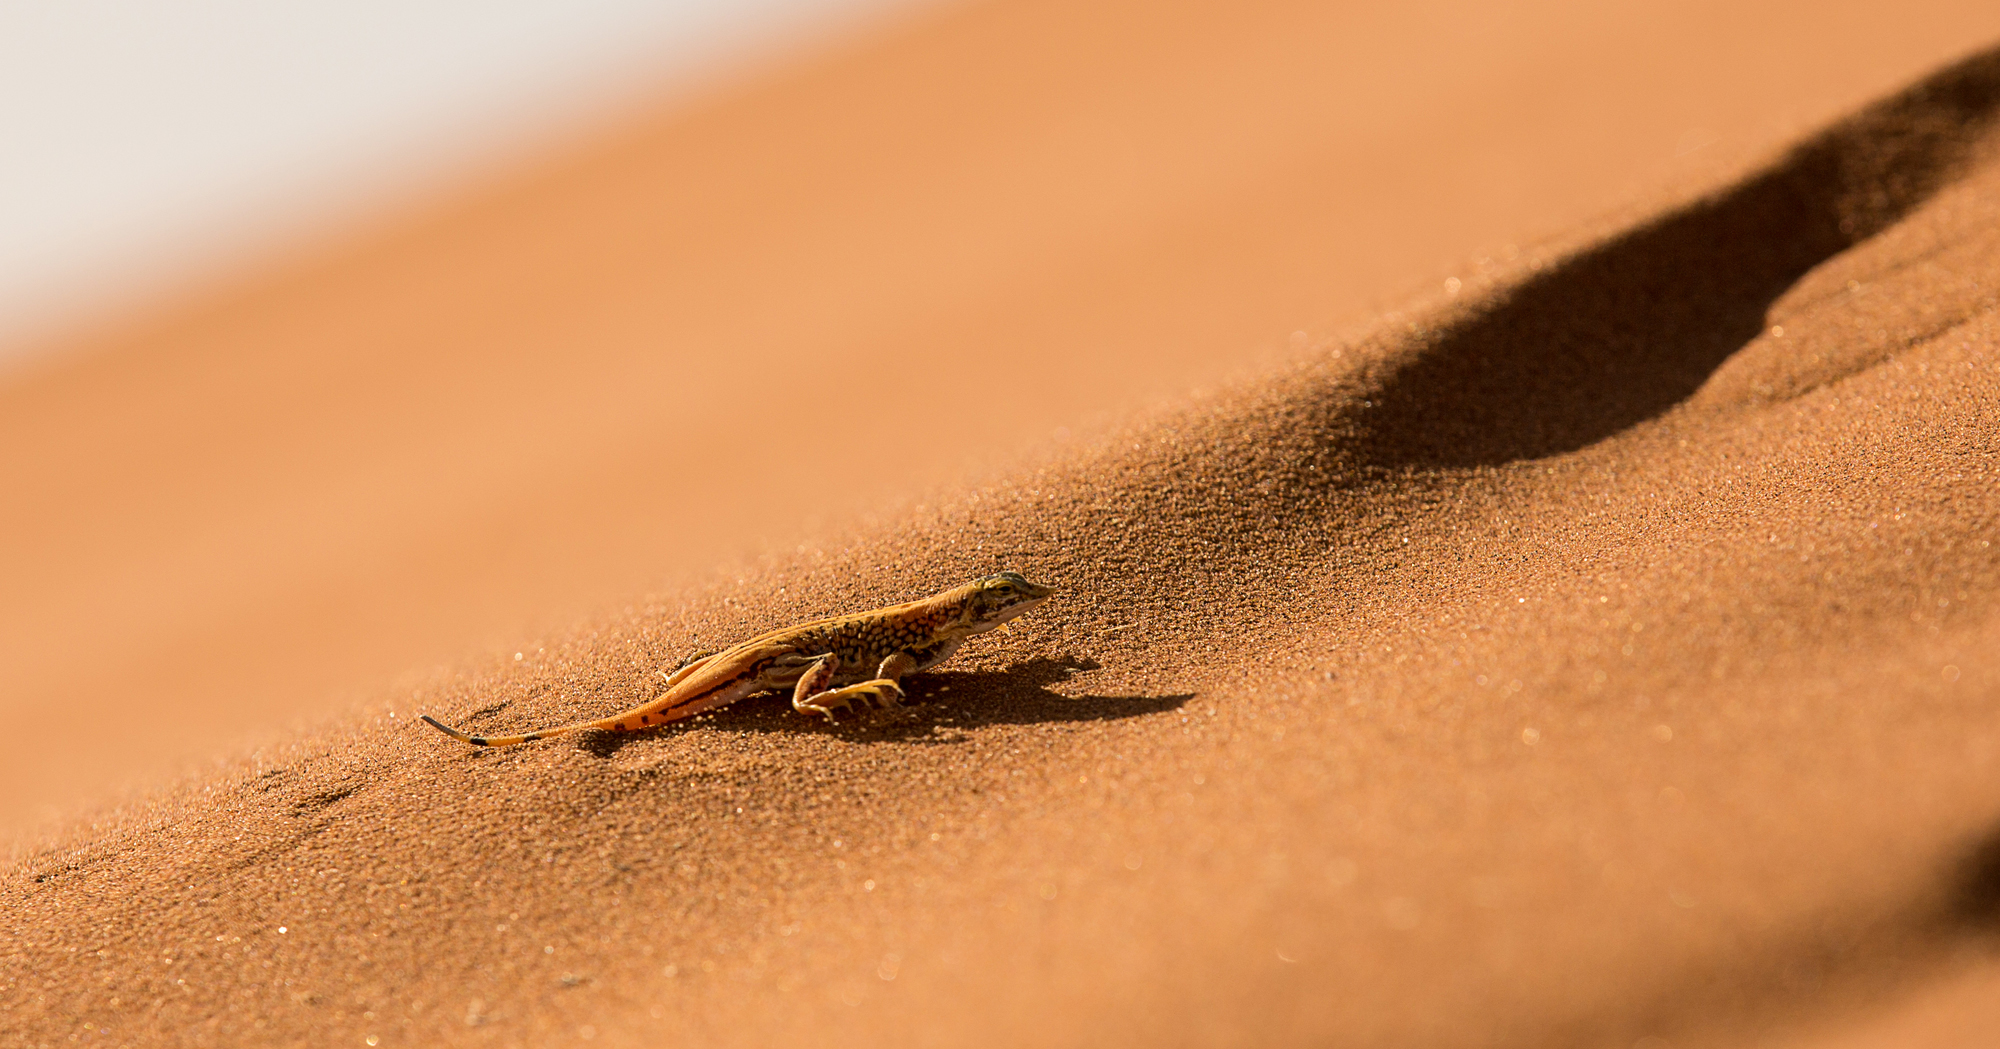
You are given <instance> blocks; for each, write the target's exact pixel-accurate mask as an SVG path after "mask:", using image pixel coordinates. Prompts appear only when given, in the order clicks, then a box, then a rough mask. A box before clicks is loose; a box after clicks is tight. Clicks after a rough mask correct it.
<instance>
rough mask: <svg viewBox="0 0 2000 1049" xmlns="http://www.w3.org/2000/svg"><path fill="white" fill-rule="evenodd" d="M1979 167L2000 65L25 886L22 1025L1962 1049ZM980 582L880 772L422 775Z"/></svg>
mask: <svg viewBox="0 0 2000 1049" xmlns="http://www.w3.org/2000/svg"><path fill="white" fill-rule="evenodd" d="M1996 116H2000V52H1986V53H1982V54H1979V55H1976V56H1974V57H1972V58H1970V59H1966V60H1964V61H1961V62H1959V63H1958V64H1956V65H1953V66H1950V67H1948V68H1945V69H1943V70H1942V71H1939V72H1936V73H1934V74H1932V75H1930V76H1928V77H1927V78H1925V79H1924V80H1922V81H1921V82H1919V83H1917V84H1915V85H1914V86H1911V87H1908V88H1907V89H1904V90H1902V91H1901V92H1899V93H1897V94H1895V95H1893V96H1892V97H1889V98H1887V99H1885V100H1883V101H1880V102H1877V103H1874V104H1871V105H1869V106H1867V107H1865V108H1862V109H1860V110H1858V111H1857V112H1855V113H1854V114H1852V115H1851V116H1848V117H1846V118H1844V119H1841V120H1839V121H1838V122H1836V123H1834V124H1832V125H1831V126H1830V127H1828V128H1826V129H1824V130H1821V131H1818V132H1815V133H1813V134H1812V135H1810V136H1808V137H1806V138H1804V139H1803V140H1802V141H1800V142H1799V143H1798V144H1796V145H1795V146H1794V147H1792V148H1790V149H1788V150H1786V151H1784V152H1782V153H1781V154H1779V155H1777V156H1776V157H1775V158H1774V159H1771V160H1769V161H1768V162H1766V163H1763V164H1761V165H1759V166H1757V167H1756V168H1754V169H1752V170H1749V171H1748V172H1746V173H1743V174H1742V175H1741V176H1740V177H1736V178H1733V179H1731V180H1729V181H1726V182H1722V183H1718V184H1714V185H1711V186H1707V187H1703V188H1699V189H1698V190H1697V191H1696V192H1693V193H1690V194H1682V195H1680V196H1677V197H1674V198H1672V199H1670V200H1668V201H1666V202H1658V201H1656V202H1654V203H1653V204H1652V205H1650V208H1651V210H1647V211H1643V212H1641V213H1639V214H1638V215H1637V216H1636V217H1635V218H1631V219H1630V220H1629V221H1627V220H1620V221H1619V222H1617V223H1610V224H1606V223H1599V224H1596V225H1587V226H1584V227H1581V228H1578V229H1576V230H1575V232H1573V233H1570V234H1568V235H1566V236H1564V237H1561V238H1557V239H1555V240H1552V241H1550V242H1546V243H1543V244H1540V245H1539V246H1530V247H1527V248H1523V249H1521V250H1518V251H1517V252H1515V253H1514V255H1513V257H1511V258H1509V257H1504V253H1503V255H1502V257H1496V258H1493V259H1489V260H1486V262H1485V263H1483V264H1481V265H1478V266H1476V267H1468V268H1467V269H1465V270H1461V271H1460V273H1461V276H1460V277H1458V278H1454V281H1453V282H1452V283H1451V284H1448V285H1446V286H1445V288H1444V289H1441V290H1439V291H1437V292H1434V293H1430V294H1428V295H1426V296H1421V297H1418V298H1416V299H1413V300H1409V301H1406V302H1404V303H1402V304H1400V305H1398V306H1396V307H1395V308H1394V309H1391V310H1386V311H1383V312H1381V313H1380V314H1379V315H1376V316H1373V317H1370V318H1369V319H1367V320H1365V321H1364V322H1361V323H1358V324H1356V325H1354V326H1353V327H1351V328H1348V329H1343V330H1341V331H1339V332H1337V333H1334V334H1332V335H1329V336H1325V337H1320V338H1315V339H1306V340H1302V344H1300V345H1297V346H1294V347H1291V348H1289V349H1288V350H1287V351H1285V353H1284V354H1283V355H1281V356H1279V357H1278V358H1277V359H1274V360H1270V361H1268V362H1267V363H1264V364H1262V365H1259V366H1258V367H1257V368H1255V369H1250V370H1246V373H1245V374H1242V375H1240V376H1239V377H1238V378H1237V379H1236V380H1234V381H1232V382H1229V383H1226V384H1221V385H1217V386H1215V387H1214V388H1212V389H1210V390H1209V391H1208V392H1206V393H1204V394H1200V395H1196V396H1190V397H1185V398H1181V399H1179V400H1177V401H1175V402H1173V403H1170V404H1167V405H1165V406H1162V407H1159V408H1157V409H1155V410H1152V411H1150V412H1148V413H1144V414H1140V415H1136V416H1130V417H1128V418H1126V419H1124V420H1123V421H1121V422H1119V423H1117V424H1115V425H1106V426H1103V427H1100V428H1098V429H1096V430H1091V431H1087V432H1080V433H1079V434H1078V435H1077V439H1076V440H1074V441H1073V442H1071V443H1070V444H1068V445H1064V446H1061V447H1059V448H1055V449H1053V450H1045V454H1044V455H1043V457H1042V458H1040V459H1034V460H1029V461H1027V462H1026V463H1025V464H1020V465H1016V466H1014V467H1011V468H1006V469H998V470H995V471H993V472H992V473H990V474H989V475H988V479H987V480H984V481H982V482H979V483H963V484H957V485H949V484H947V485H944V486H942V487H940V488H938V489H936V490H935V491H936V492H937V493H938V494H935V495H925V496H921V497H907V498H906V501H905V502H903V503H901V504H897V505H896V506H895V508H894V511H893V512H885V513H883V514H881V515H879V517H878V519H876V520H873V521H859V522H853V523H849V524H845V525H840V524H835V525H828V526H826V527H825V528H824V529H822V531H821V532H820V533H818V535H817V538H816V539H815V540H814V541H813V542H810V543H806V544H803V545H799V546H798V547H796V548H795V549H792V550H789V551H786V552H783V553H772V554H769V555H767V556H765V557H764V558H762V559H761V560H756V561H746V562H745V563H744V566H743V567H742V569H741V570H740V572H738V573H736V574H733V575H731V576H729V577H726V578H711V579H710V580H709V581H707V582H705V583H685V584H680V585H677V586H676V587H674V588H672V589H668V590H663V591H662V592H661V593H660V594H658V595H656V596H654V597H652V598H650V599H648V600H646V601H644V602H637V601H635V602H633V603H632V604H631V605H629V606H625V607H622V608H615V609H614V610H611V611H603V612H599V613H597V614H595V615H591V616H578V617H576V618H575V619H574V620H573V621H571V622H570V623H569V624H568V625H564V626H558V627H553V628H551V629H550V630H549V631H548V633H547V634H546V636H545V637H543V638H541V639H539V640H536V641H534V642H532V643H523V644H521V645H519V646H518V651H519V655H518V656H513V655H511V654H506V653H496V654H495V655H494V656H492V657H490V658H486V659H466V660H462V661H460V662H458V663H456V664H454V665H451V666H448V667H446V668H444V669H440V670H437V671H435V672H432V673H429V674H427V675H424V676H421V677H419V678H412V679H408V680H409V682H410V683H409V684H408V685H407V686H406V687H404V686H399V687H396V688H394V689H393V690H391V689H387V688H384V689H383V690H382V691H381V692H380V693H379V695H380V699H379V701H378V702H375V703H373V704H372V705H371V707H370V709H369V711H368V712H366V713H360V714H356V715H353V716H350V717H347V718H345V719H343V720H339V721H336V722H334V723H333V724H331V725H330V726H327V727H323V728H321V729H318V730H315V731H311V732H301V733H298V734H296V735H294V736H293V737H291V738H289V739H287V740H285V741H283V742H280V743H273V744H271V745H268V746H265V747H263V748H261V749H259V750H257V751H255V752H254V753H251V754H246V755H242V756H240V757H238V758H236V759H234V760H232V761H230V762H229V763H226V764H224V765H221V766H219V767H217V768H215V769H212V770H210V771H207V772H205V773H203V774H201V775H197V776H194V777H192V778H189V779H187V780H184V781H183V782H182V783H181V784H180V785H179V786H178V787H177V788H175V789H173V790H171V791H165V792H161V793H159V794H157V795H156V796H154V797H151V798H150V799H148V800H145V801H142V802H137V803H133V804H131V805H128V806H126V807H124V808H122V809H120V810H117V811H115V812H110V813H107V814H105V815H104V816H103V817H102V818H101V819H99V820H98V821H97V822H94V823H88V824H83V823H79V824H74V825H71V826H68V827H65V828H62V829H61V830H60V831H59V832H58V835H57V837H56V839H55V840H54V842H53V843H52V844H49V845H47V846H46V847H40V848H37V849H35V850H32V851H29V852H27V853H26V854H25V855H24V857H23V859H22V860H21V861H20V862H19V863H18V865H17V866H15V867H14V868H13V869H11V870H10V871H8V872H7V873H6V875H5V876H4V881H0V899H4V900H5V909H4V913H5V918H4V919H0V920H4V922H5V926H6V928H7V935H6V937H5V939H4V940H0V1003H4V1004H0V1009H4V1012H0V1023H4V1028H5V1030H6V1031H8V1032H9V1037H14V1036H16V1035H17V1034H18V1035H19V1040H20V1041H21V1042H22V1043H24V1044H31V1045H32V1044H41V1043H44V1042H46V1043H48V1044H54V1043H56V1042H58V1041H63V1040H66V1039H68V1038H69V1037H70V1036H71V1035H81V1036H86V1037H89V1038H94V1039H99V1040H101V1041H103V1042H104V1044H119V1043H127V1044H134V1045H137V1044H308V1043H310V1044H323V1043H330V1044H381V1045H406V1044H441V1043H451V1044H459V1043H464V1044H480V1045H485V1044H492V1045H515V1044H520V1045H528V1044H550V1043H559V1044H568V1043H572V1042H585V1041H588V1042H590V1043H592V1044H600V1043H608V1044H620V1045H623V1044H656V1043H659V1042H666V1041H673V1042H683V1041H684V1042H694V1043H704V1044H705V1043H728V1044H771V1043H773V1042H780V1041H782V1042H785V1043H805V1042H813V1043H823V1042H831V1043H837V1044H850V1043H851V1044H865V1043H882V1044H920V1045H932V1044H936V1045H971V1044H1065V1045H1068V1044H1076V1045H1084V1044H1105V1043H1134V1044H1189V1045H1194V1044H1201V1045H1213V1044H1340V1045H1366V1046H1393V1045H1451V1046H1460V1045H1462V1046H1521V1047H1528V1046H1550V1045H1565V1046H1566V1045H1576V1046H1639V1045H1643V1046H1647V1047H1649V1049H1656V1047H1658V1046H1661V1045H1663V1044H1664V1045H1671V1046H1674V1047H1680V1049H1685V1047H1687V1046H1707V1045H1743V1044H1768V1045H1784V1046H1827V1047H1832V1046H1843V1047H1844V1046H1861V1045H1909V1044H1924V1045H1953V1044H1968V1043H1967V1042H1965V1041H1964V1039H1965V1038H1966V1037H1967V1032H1986V1031H1990V1030H1991V1029H1992V1028H1993V1024H1994V1021H1995V1020H1996V1019H2000V1006H1996V1004H1995V1003H1996V1002H2000V998H1996V997H1995V996H1994V995H1993V993H1992V992H1993V990H1994V988H1995V987H1996V986H2000V964H1996V957H1995V954H1994V940H1993V937H1994V934H1995V931H1996V930H1995V927H1994V922H1995V919H1996V915H2000V777H1996V776H1995V775H1994V772H1995V768H1996V763H2000V702H1996V700H2000V660H1996V658H1995V655H1994V654H1995V653H2000V549H1996V545H1995V544H1996V543H2000V428H1996V420H2000V352H1996V338H2000V328H1997V327H1996V325H1997V324H2000V319H1997V318H1996V313H1995V307H1996V301H2000V290H1996V289H2000V131H1996V129H1995V126H1994V120H1995V118H1996ZM1011 393H1012V391H1011V389H1010V388H1009V387H1006V386H1004V385H1002V386H1001V387H999V388H998V393H995V394H992V395H990V396H980V397H973V398H968V400H967V402H966V403H963V404H960V405H958V406H956V407H955V409H954V411H956V412H957V413H959V414H961V415H962V414H964V413H967V412H978V411H981V410H1005V405H1006V401H1007V397H1008V395H1010V394H1011ZM996 402H998V403H997V404H996ZM864 418H867V417H866V416H864ZM806 465H807V468H809V467H810V466H812V465H814V464H813V463H811V462H808V463H807V464H806ZM808 472H809V469H808ZM807 483H808V484H809V485H810V484H812V483H823V482H807ZM919 498H920V499H921V501H918V500H919ZM850 520H851V519H850ZM1002 564H1004V565H1007V566H1010V567H1013V568H1016V569H1019V570H1021V571H1023V572H1026V573H1027V574H1029V575H1030V576H1031V577H1033V578H1036V579H1038V580H1041V581H1045V582H1049V583H1053V584H1055V585H1057V586H1058V587H1059V588H1060V590H1059V593H1058V595H1057V597H1056V599H1055V600H1053V601H1052V602H1051V603H1050V604H1049V606H1047V607H1046V608H1044V609H1041V610H1039V611H1037V612H1036V613H1034V614H1033V615H1031V616H1030V617H1028V618H1025V619H1023V620H1021V621H1020V623H1019V624H1018V628H1017V629H1016V630H1014V631H1012V632H1011V633H1008V634H1005V635H992V636H989V637H986V638H983V639H980V641H978V642H975V643H974V644H972V645H969V646H968V647H967V649H966V650H965V652H964V653H963V654H961V655H960V656H959V657H958V658H957V659H955V660H954V661H953V662H951V663H950V664H947V665H946V666H945V667H943V668H941V669H940V670H939V671H937V672H934V673H932V674H929V675H926V676H924V677H922V678H918V679H915V681H914V682H913V687H912V693H913V696H914V697H915V698H917V699H918V700H920V701H921V702H920V703H919V704H918V705H917V706H915V707H913V708H912V709H910V710H909V711H907V712H904V713H902V714H901V715H898V716H882V717H877V718H875V719H872V720H870V721H869V722H867V723H866V724H864V725H859V726H848V727H828V726H826V725H823V724H818V723H814V722H811V721H808V720H805V719H803V718H800V717H798V716H797V715H795V714H793V713H792V712H791V711H790V710H789V708H788V707H787V706H786V705H785V704H784V703H783V702H782V701H780V700H777V699H767V700H751V701H746V702H744V703H741V704H738V705H737V706H735V707H732V708H730V709H728V710H726V711H723V712H721V713H718V714H716V715H713V716H710V717H706V718H704V719H702V720H701V721H699V722H697V723H695V724H694V725H693V726H692V727H690V728H687V729H685V730H679V731H668V732H660V733H640V734H626V735H602V734H597V735H590V736H586V737H582V738H580V739H578V740H576V741H573V742H572V741H557V742H551V743H548V744H534V745H528V746H524V747H519V748H511V749H508V750H505V751H484V752H482V751H473V750H470V749H468V748H464V747H460V746H456V745H454V744H451V743H450V741H448V740H444V739H442V738H441V737H439V736H437V735H436V734H434V733H432V732H430V731H429V730H428V729H426V728H425V727H424V726H422V725H420V724H417V723H416V721H415V715H416V714H418V713H436V714H438V715H440V716H442V717H444V718H445V719H446V720H448V721H453V722H456V723H460V724H464V725H466V726H469V727H473V728H475V729H476V730H478V731H502V730H505V729H511V728H526V727H534V726H538V725H542V724H549V723H556V722H562V721H567V720H570V719H572V718H574V717H576V716H578V715H579V714H582V713H584V712H591V713H596V712H608V711H610V710H615V709H618V708H620V707H621V706H623V705H626V704H628V703H629V702H630V701H631V700H632V699H633V698H634V697H636V696H640V695H645V694H647V693H648V691H649V688H650V687H651V686H650V685H649V682H651V681H654V680H657V679H656V677H655V675H656V673H657V671H658V670H660V669H661V668H663V667H668V666H672V665H674V664H675V663H677V662H678V661H679V660H680V659H681V658H683V657H685V656H686V655H687V654H688V653H691V652H693V651H695V650H697V649H699V648H702V647H705V646H708V645H712V644H714V643H716V642H718V641H726V640H728V639H731V638H735V637H740V636H744V635H746V634H748V633H751V632H754V631H756V630H758V629H761V628H765V627H769V626H771V625H774V624H780V623H784V622H788V621H792V620H796V619H800V618H803V617H807V616H812V615H818V614H826V613H832V612H839V611H848V610H852V609H855V608H859V607H866V606H869V605H872V604H880V603H886V602H888V601H892V600H898V599H904V598H908V597H912V596H916V595H919V594H923V593H927V592H929V591H931V590H933V589H936V588H938V587H941V586H943V585H946V584H949V583H951V582H956V581H958V580H961V579H964V578H967V577H969V576H972V575H975V574H978V573H982V572H984V571H987V570H989V569H990V568H992V567H993V566H995V565H1002ZM86 1025H88V1026H86ZM370 1039H373V1041H369V1040H370ZM1649 1039H1651V1041H1649Z"/></svg>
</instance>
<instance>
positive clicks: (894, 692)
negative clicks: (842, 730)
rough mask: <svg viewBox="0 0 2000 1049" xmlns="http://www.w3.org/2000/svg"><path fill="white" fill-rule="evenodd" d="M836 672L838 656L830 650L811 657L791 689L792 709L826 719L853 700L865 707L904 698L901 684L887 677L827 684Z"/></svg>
mask: <svg viewBox="0 0 2000 1049" xmlns="http://www.w3.org/2000/svg"><path fill="white" fill-rule="evenodd" d="M839 672H840V657H839V656H837V655H834V654H833V653H831V652H829V653H827V654H826V655H823V656H821V657H819V658H818V659H816V660H813V665H812V666H810V667H807V668H806V672H805V673H804V674H802V675H800V676H799V684H798V687H797V688H794V689H793V690H792V709H793V710H796V711H798V712H799V713H801V714H822V715H825V717H826V719H827V720H828V721H834V720H835V719H834V716H833V712H834V711H836V710H853V709H854V703H855V701H856V700H859V701H860V703H861V705H862V706H863V707H864V708H865V707H870V706H875V707H885V708H886V707H894V706H900V705H901V704H902V702H903V687H902V686H901V685H898V684H896V682H894V681H892V680H890V679H889V678H876V679H875V680H873V681H863V682H861V683H860V684H858V685H849V686H847V687H846V688H829V687H828V686H830V685H832V684H833V676H834V675H835V674H837V673H839Z"/></svg>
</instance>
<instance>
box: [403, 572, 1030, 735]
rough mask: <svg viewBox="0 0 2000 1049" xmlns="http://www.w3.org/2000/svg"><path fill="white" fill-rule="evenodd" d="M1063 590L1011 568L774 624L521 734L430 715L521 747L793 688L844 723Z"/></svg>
mask: <svg viewBox="0 0 2000 1049" xmlns="http://www.w3.org/2000/svg"><path fill="white" fill-rule="evenodd" d="M1053 592H1054V589H1053V588H1052V587H1046V586H1040V585H1037V584H1035V583H1030V582H1028V580H1027V579H1026V577H1024V576H1022V575H1021V574H1020V573H1018V572H1001V573H999V574H997V575H990V576H987V577H986V578H984V579H975V580H973V581H972V582H969V583H966V584H964V585H962V586H955V587H953V588H951V589H950V590H946V591H944V592H943V593H939V594H935V595H933V596H931V597H927V598H923V599H921V600H917V601H910V602H906V603H904V604H900V605H889V606H888V607H886V608H877V609H874V610H872V611H868V612H855V613H852V614H849V615H844V616H833V617H831V618H828V619H816V620H813V621H812V622H810V623H801V624H799V625H798V626H792V627H785V628H783V629H781V630H773V631H770V632H768V633H764V634H759V635H757V636H756V637H753V638H751V639H750V640H748V641H744V642H741V643H739V644H736V645H732V646H730V647H729V648H725V649H723V650H721V651H719V652H714V653H711V654H709V655H705V656H701V657H699V658H696V659H694V660H691V661H690V662H689V663H688V664H687V665H686V666H683V667H681V668H680V669H679V670H676V671H674V672H673V673H672V674H670V675H667V683H666V686H665V689H664V690H663V691H662V692H661V693H660V694H659V695H657V696H654V697H653V698H652V699H650V700H648V701H646V702H645V703H643V704H641V705H639V706H636V707H633V708H632V709H630V710H627V711H625V712H623V713H620V714H613V715H611V716H610V717H605V718H598V719H596V720H594V721H581V722H577V723H575V724H571V725H563V726H560V727H557V728H546V729H538V730H536V731H534V732H527V733H522V734H521V735H516V736H474V735H470V734H468V733H465V732H460V731H459V730H457V729H455V728H452V727H451V726H449V725H446V724H445V723H443V722H441V721H439V720H437V719H436V718H433V717H431V716H430V715H429V714H425V715H422V717H423V719H424V721H425V722H427V723H428V724H429V725H430V726H431V727H432V728H435V729H437V730H438V731H439V732H442V733H444V734H445V735H447V736H450V737H451V738H453V739H455V740H458V741H460V742H463V743H470V744H472V745H473V746H475V747H511V746H513V745H515V744H517V743H531V742H533V741H535V740H538V739H548V738H550V737H553V736H561V735H566V734H568V733H571V732H580V731H582V730H584V729H609V730H611V731H613V732H635V731H638V730H640V729H647V728H652V727H654V726H656V725H664V724H667V723H668V722H673V721H679V720H681V719H682V718H689V717H693V716H694V715H696V714H700V713H703V712H705V711H710V710H714V709H715V708H717V707H721V706H725V705H727V704H730V703H734V702H736V701H737V700H739V699H742V698H744V697H745V696H752V695H756V694H757V693H760V692H771V691H776V690H782V689H790V690H791V691H792V708H793V709H795V710H797V711H798V712H799V713H801V714H820V715H823V716H825V718H826V719H827V720H828V721H829V722H834V723H836V724H837V723H838V722H837V721H836V719H835V718H834V711H836V710H844V711H850V712H851V711H853V709H854V704H855V703H856V702H859V703H860V704H861V705H862V707H863V708H864V709H865V708H867V707H869V706H871V705H872V706H875V707H878V708H884V709H886V708H888V707H893V706H900V705H901V704H902V702H903V699H904V693H903V686H902V683H901V682H902V679H903V678H904V677H906V676H908V675H910V674H914V673H916V672H918V671H920V670H927V669H929V668H931V667H934V666H936V665H938V664H939V663H942V662H944V661H945V660H946V659H949V658H951V655H952V653H954V652H956V651H958V648H959V646H960V645H962V644H964V643H965V639H966V638H968V637H971V636H972V635H974V634H983V633H986V632H987V631H989V630H992V629H994V628H996V627H999V626H1001V625H1003V624H1005V623H1007V622H1009V621H1011V620H1013V619H1014V618H1016V617H1018V616H1020V615H1023V614H1025V613H1027V612H1028V611H1030V610H1031V609H1033V608H1035V607H1036V606H1038V605H1040V604H1041V603H1042V602H1044V601H1047V600H1048V599H1049V595H1050V594H1051V593H1053ZM662 673H664V671H663V672H662Z"/></svg>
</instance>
